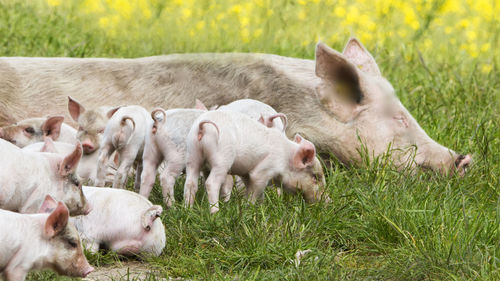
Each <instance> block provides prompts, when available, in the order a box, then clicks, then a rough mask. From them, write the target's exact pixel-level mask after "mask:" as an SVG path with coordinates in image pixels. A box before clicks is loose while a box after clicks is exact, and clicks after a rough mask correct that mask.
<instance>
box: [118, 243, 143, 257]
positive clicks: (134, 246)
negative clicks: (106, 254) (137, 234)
mask: <svg viewBox="0 0 500 281" xmlns="http://www.w3.org/2000/svg"><path fill="white" fill-rule="evenodd" d="M141 248H142V242H141V241H139V240H121V241H117V242H114V243H112V245H111V250H112V251H114V252H117V253H118V254H121V255H127V254H139V252H140V251H141Z"/></svg>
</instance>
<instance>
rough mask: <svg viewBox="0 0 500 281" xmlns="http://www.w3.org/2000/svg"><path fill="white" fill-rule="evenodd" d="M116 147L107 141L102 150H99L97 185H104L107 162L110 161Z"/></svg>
mask: <svg viewBox="0 0 500 281" xmlns="http://www.w3.org/2000/svg"><path fill="white" fill-rule="evenodd" d="M114 150H115V149H114V147H113V146H112V145H111V144H109V143H106V144H104V145H103V146H102V148H101V150H100V151H99V157H98V160H97V173H96V180H95V185H96V186H104V184H105V181H106V171H107V169H106V163H107V161H108V158H109V156H110V155H111V154H112V153H113V152H114Z"/></svg>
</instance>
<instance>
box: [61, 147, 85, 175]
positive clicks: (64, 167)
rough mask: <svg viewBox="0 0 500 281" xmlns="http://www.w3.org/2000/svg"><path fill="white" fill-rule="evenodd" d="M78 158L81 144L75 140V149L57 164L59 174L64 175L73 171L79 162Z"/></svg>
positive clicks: (80, 152)
mask: <svg viewBox="0 0 500 281" xmlns="http://www.w3.org/2000/svg"><path fill="white" fill-rule="evenodd" d="M80 158H82V145H81V144H80V142H77V144H76V146H75V150H73V152H71V153H70V154H69V155H68V156H66V157H65V158H64V159H63V160H62V162H61V164H60V166H59V174H60V175H61V176H63V177H65V176H67V175H69V174H71V173H74V172H75V170H76V168H77V166H78V162H80Z"/></svg>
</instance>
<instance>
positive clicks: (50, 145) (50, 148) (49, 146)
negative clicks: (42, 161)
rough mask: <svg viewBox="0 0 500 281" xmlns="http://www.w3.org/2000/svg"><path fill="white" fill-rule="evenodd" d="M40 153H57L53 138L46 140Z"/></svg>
mask: <svg viewBox="0 0 500 281" xmlns="http://www.w3.org/2000/svg"><path fill="white" fill-rule="evenodd" d="M40 152H50V153H57V149H56V147H55V145H54V141H52V139H51V138H46V139H45V141H44V143H43V146H42V149H41V150H40Z"/></svg>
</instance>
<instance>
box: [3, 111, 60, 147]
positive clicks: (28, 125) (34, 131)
mask: <svg viewBox="0 0 500 281" xmlns="http://www.w3.org/2000/svg"><path fill="white" fill-rule="evenodd" d="M63 121H64V117H63V116H52V117H47V118H31V119H26V120H23V121H19V122H18V123H16V124H14V125H11V126H6V127H3V128H1V129H0V138H3V139H5V140H6V141H9V142H11V143H13V144H15V145H17V146H18V147H25V146H27V145H29V144H33V143H36V142H41V141H44V140H45V139H46V138H50V139H52V140H57V139H58V138H59V135H60V132H61V125H62V123H63Z"/></svg>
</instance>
